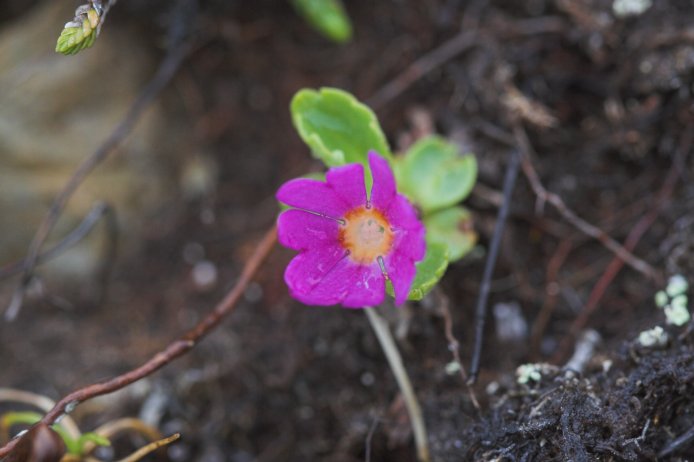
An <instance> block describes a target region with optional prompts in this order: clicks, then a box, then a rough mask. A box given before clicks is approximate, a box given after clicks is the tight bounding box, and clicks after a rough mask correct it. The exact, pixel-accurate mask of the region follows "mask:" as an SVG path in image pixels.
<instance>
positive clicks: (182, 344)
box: [0, 225, 277, 457]
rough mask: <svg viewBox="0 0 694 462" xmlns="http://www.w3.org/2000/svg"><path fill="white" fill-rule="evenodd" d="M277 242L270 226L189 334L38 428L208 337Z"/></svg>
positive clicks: (71, 398)
mask: <svg viewBox="0 0 694 462" xmlns="http://www.w3.org/2000/svg"><path fill="white" fill-rule="evenodd" d="M276 239H277V228H276V226H274V225H273V227H272V228H270V230H268V231H267V233H266V234H265V236H264V237H263V239H262V241H260V242H259V243H258V245H257V246H256V248H255V251H254V252H253V255H251V257H250V258H249V259H248V261H247V262H246V264H245V265H244V267H243V271H242V272H241V276H240V277H239V280H238V281H237V282H236V285H235V286H234V287H233V288H232V289H231V290H230V291H229V292H228V293H227V295H226V296H225V297H224V298H223V299H222V301H220V302H219V303H218V304H217V306H216V307H215V308H214V310H213V311H212V312H211V313H210V314H208V315H207V317H205V318H204V319H203V320H202V321H200V323H198V325H197V326H195V327H194V328H192V329H191V330H189V331H188V332H187V333H185V334H184V335H183V336H181V337H180V338H179V339H177V340H174V341H173V342H171V343H170V344H169V345H168V346H167V347H166V348H165V349H163V350H162V351H160V352H158V353H157V354H155V355H154V356H152V358H150V359H149V360H148V361H147V362H146V363H144V364H143V365H141V366H139V367H137V368H135V369H132V370H131V371H128V372H126V373H124V374H121V375H119V376H117V377H114V378H112V379H110V380H106V381H104V382H99V383H95V384H92V385H88V386H86V387H84V388H80V389H79V390H75V391H73V392H72V393H70V394H69V395H67V396H65V397H64V398H62V399H61V400H60V401H58V403H57V404H56V405H55V406H54V407H53V409H51V410H50V411H48V413H46V415H45V416H44V417H43V419H41V423H42V424H46V425H51V424H53V423H54V422H56V421H57V420H58V419H59V418H60V417H62V416H63V415H64V414H69V413H70V412H72V410H73V409H74V408H75V406H77V405H78V404H80V403H82V402H84V401H87V400H89V399H91V398H95V397H97V396H101V395H105V394H108V393H112V392H114V391H116V390H120V389H121V388H124V387H126V386H127V385H130V384H131V383H133V382H136V381H138V380H140V379H142V378H144V377H147V376H148V375H150V374H152V373H154V372H156V371H157V370H159V369H161V368H162V367H164V366H165V365H167V364H169V363H170V362H171V361H173V360H174V359H176V358H178V357H180V356H182V355H184V354H185V353H187V352H188V351H190V350H191V349H192V348H193V347H194V346H195V345H196V344H197V343H198V342H199V341H200V340H202V338H204V337H205V336H206V335H207V334H209V333H210V332H211V331H212V330H213V329H214V328H215V327H217V325H218V324H219V323H220V322H221V321H222V319H224V318H225V317H226V316H228V315H229V314H230V313H232V312H233V311H234V308H235V307H236V303H237V302H238V301H239V299H240V298H241V296H243V293H244V291H245V290H246V287H247V286H248V284H249V283H250V282H251V280H252V279H253V276H254V275H255V273H256V272H257V271H258V268H260V265H261V264H262V262H263V261H264V260H265V258H266V257H267V256H268V254H269V253H270V251H271V250H272V248H273V246H274V244H275V241H276ZM20 440H21V438H15V439H14V440H12V441H10V442H9V443H7V444H6V445H5V446H4V447H2V448H0V457H4V456H6V455H8V454H9V453H10V451H11V450H12V449H13V448H14V446H15V445H16V444H17V443H18V442H19V441H20Z"/></svg>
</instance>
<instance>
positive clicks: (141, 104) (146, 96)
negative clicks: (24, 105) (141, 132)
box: [6, 21, 191, 313]
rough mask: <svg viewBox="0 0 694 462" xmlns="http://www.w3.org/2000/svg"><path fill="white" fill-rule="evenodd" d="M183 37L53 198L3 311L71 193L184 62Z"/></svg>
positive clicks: (25, 281)
mask: <svg viewBox="0 0 694 462" xmlns="http://www.w3.org/2000/svg"><path fill="white" fill-rule="evenodd" d="M174 22H175V21H174ZM172 29H175V27H174V26H172ZM177 32H180V31H177ZM182 40H183V36H180V37H178V40H172V43H171V45H170V48H169V52H168V53H167V55H166V57H165V58H164V60H163V61H162V62H161V64H160V65H159V68H158V69H157V72H156V74H155V75H154V77H153V78H152V80H150V81H149V82H148V83H147V85H145V87H144V88H143V89H142V91H141V92H140V93H139V95H138V96H137V98H136V99H135V101H134V102H133V104H132V106H130V109H129V110H128V112H127V113H126V114H125V116H124V117H123V119H122V120H121V122H120V123H119V124H118V125H117V126H116V128H115V129H114V130H113V131H112V132H111V134H110V135H109V136H108V138H106V139H105V140H104V142H103V143H102V144H101V146H99V148H98V149H97V150H96V151H94V152H93V153H92V154H91V155H89V157H87V158H85V159H84V160H83V161H82V163H81V164H80V165H79V167H78V168H77V170H75V173H74V174H73V175H72V177H71V178H70V180H69V181H68V182H67V184H66V185H65V186H64V187H63V189H62V190H61V191H60V193H59V194H58V195H57V196H56V198H55V199H54V200H53V203H52V204H51V208H50V209H49V211H48V213H47V214H46V216H45V218H44V219H43V222H42V223H41V225H40V226H39V228H38V230H37V231H36V234H35V235H34V238H33V239H32V241H31V244H30V245H29V250H28V252H27V258H26V260H25V264H24V268H23V274H22V278H21V281H20V283H19V285H18V286H17V288H16V290H15V292H14V295H13V296H12V300H11V302H10V305H9V307H8V308H7V310H6V312H8V313H16V312H18V311H19V309H20V308H21V306H22V302H23V299H24V293H25V291H26V288H27V286H28V285H29V283H30V282H31V278H32V272H33V271H34V267H35V266H36V263H37V262H38V258H39V254H40V252H41V247H42V246H43V244H44V242H45V241H46V239H47V238H48V235H49V234H50V232H51V230H53V227H54V226H55V224H56V222H57V221H58V218H59V217H60V215H61V213H62V211H63V209H64V208H65V205H66V204H67V202H68V200H69V199H70V198H71V197H72V195H73V193H74V192H75V191H76V190H77V188H78V187H79V186H80V185H81V184H82V182H83V181H84V179H85V178H86V177H87V176H88V175H89V173H91V172H92V170H94V169H95V168H96V167H97V166H98V165H99V164H101V163H102V162H103V161H104V160H105V159H106V158H107V157H108V156H109V154H111V152H113V150H114V148H115V147H116V146H118V145H119V144H120V143H121V141H123V139H124V138H125V137H126V136H127V135H128V134H129V133H130V131H131V130H132V129H133V127H134V126H135V124H136V123H137V121H138V120H139V118H140V116H141V115H142V114H143V113H144V111H145V109H147V108H148V107H149V105H150V104H151V103H152V102H153V101H154V100H155V99H156V98H157V96H159V93H161V91H162V90H163V89H164V88H165V87H166V85H167V84H168V83H169V81H171V79H172V78H173V76H174V75H175V74H176V71H177V70H178V68H179V66H180V64H181V62H183V59H184V58H185V56H186V55H187V54H188V51H189V50H190V48H191V45H190V43H188V42H186V43H181V41H182Z"/></svg>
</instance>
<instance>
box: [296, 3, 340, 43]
mask: <svg viewBox="0 0 694 462" xmlns="http://www.w3.org/2000/svg"><path fill="white" fill-rule="evenodd" d="M292 4H293V5H294V8H296V10H297V11H298V12H299V14H300V15H301V16H303V17H304V19H305V20H306V22H308V23H309V24H310V25H311V26H312V27H313V28H314V29H316V30H317V31H318V32H320V33H321V34H323V35H324V36H325V37H326V38H328V39H330V40H332V41H334V42H338V43H343V42H346V41H348V40H349V39H350V38H352V23H351V21H350V20H349V16H347V13H345V8H344V6H343V5H342V2H341V1H340V0H293V1H292Z"/></svg>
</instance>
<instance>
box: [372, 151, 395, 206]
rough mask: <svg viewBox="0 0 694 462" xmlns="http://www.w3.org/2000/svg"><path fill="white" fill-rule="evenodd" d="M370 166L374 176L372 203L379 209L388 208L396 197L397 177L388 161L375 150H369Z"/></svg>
mask: <svg viewBox="0 0 694 462" xmlns="http://www.w3.org/2000/svg"><path fill="white" fill-rule="evenodd" d="M369 166H370V167H371V175H372V176H373V180H374V182H373V187H372V188H371V198H370V199H371V203H372V204H373V205H374V207H376V208H377V209H379V210H383V211H385V210H388V208H389V207H390V205H391V202H392V201H393V199H395V177H394V176H393V171H392V170H391V169H390V166H389V165H388V161H387V160H386V159H384V158H383V157H381V156H380V155H378V153H376V152H375V151H369Z"/></svg>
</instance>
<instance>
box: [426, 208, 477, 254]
mask: <svg viewBox="0 0 694 462" xmlns="http://www.w3.org/2000/svg"><path fill="white" fill-rule="evenodd" d="M424 226H426V228H427V242H429V243H438V244H442V245H445V246H447V247H448V257H449V259H450V261H452V262H454V261H457V260H460V259H461V258H463V256H465V254H467V253H468V252H469V251H470V250H471V249H472V247H473V246H474V245H475V243H476V242H477V233H476V232H475V230H474V228H473V226H472V216H471V214H470V211H469V210H467V209H466V208H464V207H451V208H448V209H444V210H440V211H438V212H434V213H432V214H431V215H427V216H426V217H424Z"/></svg>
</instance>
